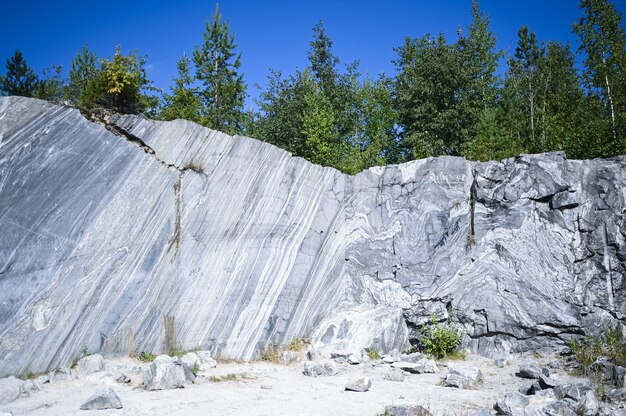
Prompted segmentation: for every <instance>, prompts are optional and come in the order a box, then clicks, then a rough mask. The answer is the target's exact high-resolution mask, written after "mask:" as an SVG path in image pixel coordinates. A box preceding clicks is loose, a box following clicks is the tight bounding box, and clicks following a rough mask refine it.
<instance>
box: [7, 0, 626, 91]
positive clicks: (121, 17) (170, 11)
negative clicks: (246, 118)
mask: <svg viewBox="0 0 626 416" xmlns="http://www.w3.org/2000/svg"><path fill="white" fill-rule="evenodd" d="M3 3H4V4H3V6H2V9H3V18H2V24H0V39H1V41H0V62H2V64H4V61H5V59H6V58H7V57H9V56H10V55H12V54H13V52H14V51H15V50H16V49H20V50H21V51H22V53H23V54H24V56H25V57H26V60H27V62H28V63H29V65H30V66H32V67H33V68H35V70H36V72H37V73H38V74H39V73H40V72H41V69H42V68H44V67H47V66H49V65H51V64H59V65H63V68H64V70H65V71H67V69H68V68H69V64H70V61H71V59H72V57H73V56H74V55H75V54H76V52H77V51H78V50H79V49H80V48H81V47H82V45H83V44H85V43H87V44H89V47H90V48H91V49H92V50H94V51H96V52H97V53H98V55H99V56H101V57H107V56H111V55H112V54H113V51H114V48H115V45H118V44H119V45H121V46H122V49H123V50H124V51H129V50H135V49H137V50H138V51H139V52H140V53H141V54H145V55H147V56H148V64H149V72H148V74H149V77H150V78H151V79H153V80H154V81H155V84H156V86H158V87H161V88H165V87H167V86H169V85H170V84H171V78H172V77H173V76H174V75H175V72H176V61H177V60H178V58H179V57H180V56H181V54H182V53H183V52H185V51H186V52H187V53H188V54H189V53H191V51H193V47H194V45H197V44H200V42H201V41H202V32H203V30H204V24H205V19H206V18H207V17H210V16H211V14H212V13H213V11H214V9H215V1H213V0H209V1H207V0H204V1H195V0H194V1H177V2H173V1H162V0H152V1H147V0H140V1H133V0H124V1H122V0H107V1H105V2H91V1H68V0H57V1H49V0H47V1H39V0H34V1H29V2H23V0H22V1H20V0H17V1H5V2H3ZM219 3H220V9H221V11H222V13H223V15H224V17H225V18H226V19H228V20H229V21H230V25H231V30H232V31H233V32H234V33H235V39H236V42H237V43H238V47H239V50H240V51H241V52H242V53H243V55H242V63H243V68H242V69H243V72H244V76H245V79H246V81H247V83H248V86H249V87H250V88H249V90H250V94H251V95H253V96H256V95H257V94H258V90H256V89H254V88H253V86H254V85H255V84H260V85H261V86H263V85H264V84H265V80H266V77H267V74H268V73H269V71H268V69H269V68H275V69H280V70H282V71H283V73H286V74H289V73H291V72H292V71H293V70H294V69H295V68H296V67H303V66H305V65H306V52H307V50H308V42H309V41H310V40H311V28H312V27H313V26H314V25H315V24H316V23H317V21H319V19H323V20H324V22H325V24H326V28H327V32H328V34H329V35H330V37H331V38H332V39H333V40H334V42H335V47H334V51H335V54H336V55H338V56H339V58H340V59H341V61H342V63H348V62H350V61H353V60H355V59H358V60H359V61H360V62H361V66H360V68H361V72H363V73H365V72H369V73H371V74H373V75H376V74H377V73H379V72H380V71H385V72H386V73H388V74H392V73H393V65H392V63H391V61H392V60H393V59H394V58H395V53H394V52H393V48H394V47H396V46H399V45H401V44H402V42H403V39H404V38H405V37H406V36H410V37H419V36H422V35H423V34H425V33H432V34H435V33H439V32H443V33H444V34H445V35H446V36H447V37H448V38H449V39H454V38H455V36H456V29H457V27H458V26H463V27H465V26H467V24H468V23H469V21H470V8H471V4H470V0H412V1H411V0H405V1H385V2H383V1H380V0H379V1H364V0H360V1H358V0H352V1H339V0H336V1H326V0H324V1H315V2H313V1H309V2H307V1H297V0H296V1H286V0H285V1H253V0H244V1H234V0H223V1H220V2H219ZM613 3H614V4H616V6H617V8H618V10H619V11H620V12H621V14H622V16H623V15H624V14H625V11H626V0H614V1H613ZM481 8H482V10H483V11H484V12H485V13H486V14H488V15H489V16H490V17H491V24H492V30H493V31H494V32H495V34H496V35H497V37H498V47H499V48H501V49H504V50H506V51H513V50H514V49H515V42H516V34H517V30H518V28H519V27H520V26H521V25H523V24H527V25H529V26H530V28H531V30H533V31H535V32H536V33H537V35H538V37H539V39H540V40H544V41H545V40H560V41H563V42H567V41H569V42H570V43H572V45H574V46H576V40H575V38H574V36H573V35H572V33H571V25H572V22H573V21H575V20H576V19H578V18H579V16H580V11H579V9H578V0H524V1H517V0H482V1H481ZM3 72H4V65H2V67H1V69H0V73H3Z"/></svg>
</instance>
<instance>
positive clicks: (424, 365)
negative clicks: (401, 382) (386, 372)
mask: <svg viewBox="0 0 626 416" xmlns="http://www.w3.org/2000/svg"><path fill="white" fill-rule="evenodd" d="M391 366H392V367H393V368H399V369H400V370H404V371H406V372H409V373H413V374H422V373H438V372H439V369H438V368H437V364H436V363H435V361H434V360H431V359H428V358H422V359H420V360H418V361H417V362H414V363H412V362H405V361H399V362H396V363H393V364H391Z"/></svg>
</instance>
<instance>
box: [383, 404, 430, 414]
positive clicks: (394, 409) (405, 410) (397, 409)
mask: <svg viewBox="0 0 626 416" xmlns="http://www.w3.org/2000/svg"><path fill="white" fill-rule="evenodd" d="M384 414H385V416H432V414H431V413H430V412H429V411H428V410H426V409H425V408H423V407H422V406H420V405H417V404H415V405H403V406H398V405H396V406H387V407H385V413H384Z"/></svg>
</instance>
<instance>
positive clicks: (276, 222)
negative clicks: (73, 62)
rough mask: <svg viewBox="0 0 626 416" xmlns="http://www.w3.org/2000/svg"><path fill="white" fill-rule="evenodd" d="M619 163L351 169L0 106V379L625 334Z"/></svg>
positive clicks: (26, 103) (134, 119)
mask: <svg viewBox="0 0 626 416" xmlns="http://www.w3.org/2000/svg"><path fill="white" fill-rule="evenodd" d="M625 214H626V157H618V158H613V159H607V160H602V159H596V160H583V161H578V160H568V159H567V158H566V156H565V154H563V153H549V154H541V155H521V156H518V157H515V158H511V159H506V160H504V161H501V162H486V163H476V162H470V161H467V160H465V159H463V158H459V157H437V158H429V159H423V160H416V161H412V162H408V163H405V164H402V165H394V166H383V167H374V168H370V169H368V170H366V171H364V172H361V173H359V174H357V175H354V176H350V175H345V174H343V173H341V172H339V171H337V170H334V169H332V168H327V167H322V166H317V165H314V164H311V163H309V162H307V161H305V160H304V159H301V158H298V157H294V156H292V155H291V154H290V153H288V152H285V151H283V150H281V149H279V148H277V147H274V146H272V145H270V144H267V143H264V142H261V141H258V140H254V139H250V138H247V137H241V136H229V135H226V134H223V133H220V132H217V131H213V130H210V129H207V128H204V127H201V126H199V125H197V124H194V123H191V122H187V121H182V120H175V121H171V122H161V121H150V120H146V119H144V118H141V117H138V116H122V115H116V114H107V113H103V112H101V113H98V114H96V115H93V116H91V118H90V119H87V118H85V117H84V116H83V115H82V114H81V113H80V112H79V111H78V110H75V109H70V108H66V107H61V106H56V105H53V104H50V103H47V102H44V101H40V100H34V99H26V98H20V97H1V98H0V376H4V375H8V374H18V373H27V372H28V371H32V372H40V371H45V370H49V369H52V368H56V367H60V366H64V365H68V364H69V363H70V362H71V361H72V359H74V358H75V357H77V356H79V355H80V352H81V351H82V350H83V348H85V347H86V348H87V349H88V350H89V351H91V352H100V353H102V354H104V355H105V356H115V355H124V354H127V353H128V352H129V350H132V351H136V352H139V351H148V352H155V353H160V352H162V351H164V348H165V344H164V343H165V326H164V319H165V317H173V318H174V320H175V330H176V336H175V340H176V344H177V348H179V349H181V350H186V349H193V348H200V349H203V350H210V351H211V352H212V354H213V355H214V356H216V357H224V358H232V359H242V360H250V359H255V358H258V357H259V355H260V352H261V351H262V350H263V349H264V348H265V346H266V345H268V344H276V345H283V344H288V343H289V342H290V340H291V339H292V338H294V337H299V338H308V339H310V340H311V343H312V345H313V346H314V347H315V348H317V349H319V350H321V351H325V350H327V351H332V350H359V349H363V348H370V349H376V350H378V351H380V352H381V353H384V352H388V351H392V350H394V349H395V350H404V349H406V348H407V347H408V346H409V342H411V341H415V340H416V339H417V338H418V334H419V329H420V328H421V327H422V326H423V325H425V324H427V323H428V322H429V321H430V320H431V319H432V317H435V319H437V320H439V321H442V322H443V321H452V322H455V323H456V324H457V325H459V326H460V327H462V328H463V343H464V345H465V346H466V347H467V348H469V349H471V350H473V351H476V352H479V353H481V354H484V355H490V356H494V355H498V354H506V353H511V352H519V351H531V350H541V349H546V348H548V349H549V348H551V349H555V348H559V347H562V346H563V345H565V344H566V343H567V341H568V340H569V339H571V338H572V337H577V336H580V335H582V334H586V333H592V332H594V331H598V330H601V328H602V327H603V326H604V325H606V324H608V323H611V324H618V325H621V328H622V329H624V324H625V323H626V243H625V238H626V220H625V219H624V215H625Z"/></svg>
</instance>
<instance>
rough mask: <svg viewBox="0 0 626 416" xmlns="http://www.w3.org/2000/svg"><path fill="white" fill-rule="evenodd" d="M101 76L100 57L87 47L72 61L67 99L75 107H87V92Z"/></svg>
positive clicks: (66, 91)
mask: <svg viewBox="0 0 626 416" xmlns="http://www.w3.org/2000/svg"><path fill="white" fill-rule="evenodd" d="M98 76H99V68H98V56H97V55H96V53H95V52H92V51H90V50H89V48H88V46H87V45H84V46H83V49H82V50H81V51H80V52H78V53H77V54H76V56H75V57H74V58H73V59H72V65H71V67H70V76H69V80H68V84H67V86H66V88H65V92H64V95H65V98H66V99H67V100H68V101H69V102H70V103H71V104H72V105H74V106H77V107H85V106H86V104H87V103H86V102H85V97H84V94H85V90H86V89H87V86H88V85H89V83H90V82H92V81H93V80H95V79H96V78H97V77H98Z"/></svg>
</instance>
